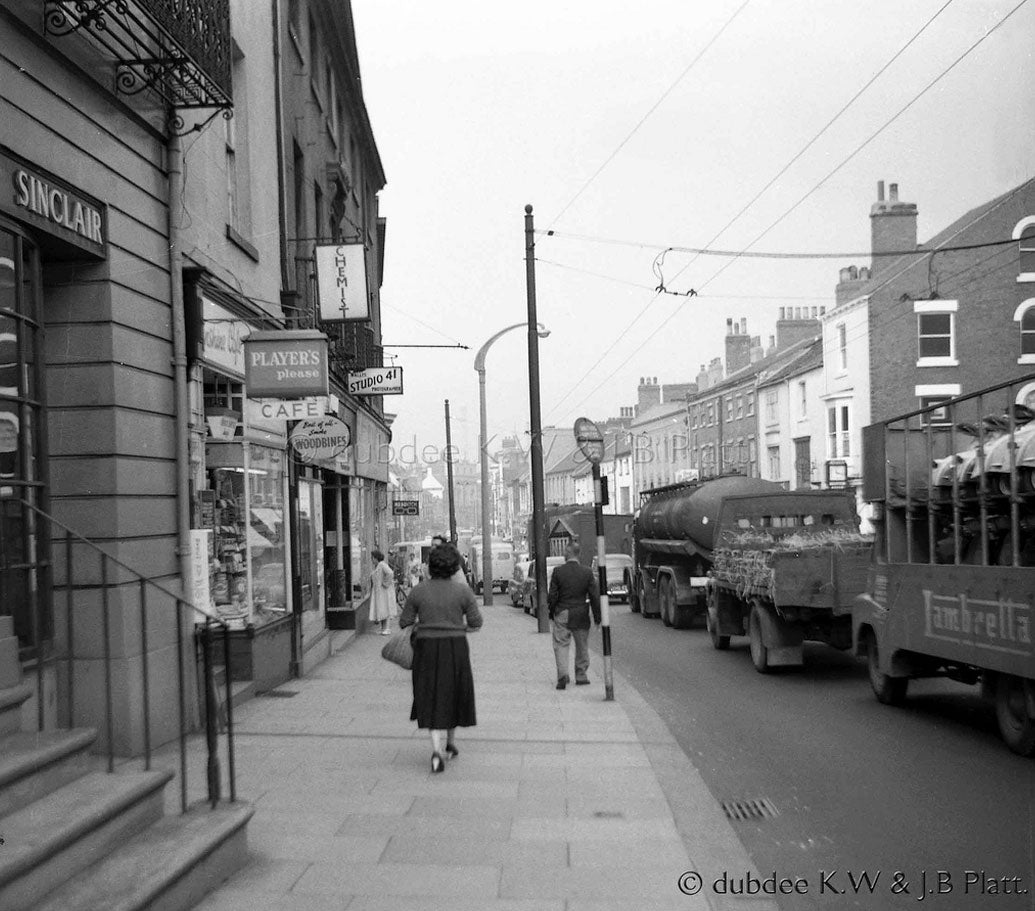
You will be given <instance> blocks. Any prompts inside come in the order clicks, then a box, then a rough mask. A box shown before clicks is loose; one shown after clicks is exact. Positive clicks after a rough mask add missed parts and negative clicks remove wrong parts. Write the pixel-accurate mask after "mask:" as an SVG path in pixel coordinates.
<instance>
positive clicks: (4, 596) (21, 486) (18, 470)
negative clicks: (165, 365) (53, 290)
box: [0, 219, 54, 661]
mask: <svg viewBox="0 0 1035 911" xmlns="http://www.w3.org/2000/svg"><path fill="white" fill-rule="evenodd" d="M42 371H43V330H42V279H41V263H40V254H39V249H38V248H37V246H36V244H35V243H34V242H33V241H32V239H31V238H30V237H28V235H26V234H25V233H23V232H22V231H21V230H19V229H18V228H17V227H15V226H14V225H13V224H11V223H9V222H6V221H4V220H2V219H0V615H3V616H10V617H11V618H12V619H13V625H14V632H15V635H16V636H17V638H18V646H19V652H20V655H21V658H22V660H23V661H26V660H32V659H34V658H38V657H41V656H42V655H44V654H45V653H46V652H47V650H48V645H49V643H50V642H51V641H52V640H53V638H54V618H53V608H52V603H51V593H50V585H51V577H50V566H51V563H50V556H51V548H50V538H49V530H48V527H47V523H45V522H41V521H40V520H39V518H38V517H37V514H36V513H35V512H34V510H33V508H32V507H36V508H38V509H42V510H46V509H47V508H48V502H47V495H46V494H47V489H46V458H45V452H44V446H45V438H46V425H45V417H46V415H45V406H44V391H43V377H42Z"/></svg>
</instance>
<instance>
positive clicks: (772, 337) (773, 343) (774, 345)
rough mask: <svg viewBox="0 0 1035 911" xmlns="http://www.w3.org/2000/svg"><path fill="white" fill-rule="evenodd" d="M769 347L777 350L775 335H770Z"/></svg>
mask: <svg viewBox="0 0 1035 911" xmlns="http://www.w3.org/2000/svg"><path fill="white" fill-rule="evenodd" d="M769 347H770V348H775V347H776V336H775V335H770V336H769Z"/></svg>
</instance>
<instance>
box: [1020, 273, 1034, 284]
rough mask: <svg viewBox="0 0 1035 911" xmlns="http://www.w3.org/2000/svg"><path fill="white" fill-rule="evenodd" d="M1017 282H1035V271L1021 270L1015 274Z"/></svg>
mask: <svg viewBox="0 0 1035 911" xmlns="http://www.w3.org/2000/svg"><path fill="white" fill-rule="evenodd" d="M1017 281H1018V282H1035V272H1022V273H1021V274H1020V275H1018V276H1017Z"/></svg>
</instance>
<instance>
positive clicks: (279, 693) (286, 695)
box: [259, 690, 298, 699]
mask: <svg viewBox="0 0 1035 911" xmlns="http://www.w3.org/2000/svg"><path fill="white" fill-rule="evenodd" d="M259 695H260V696H272V697H273V698H274V699H290V698H291V697H292V696H297V695H298V690H266V692H265V693H259Z"/></svg>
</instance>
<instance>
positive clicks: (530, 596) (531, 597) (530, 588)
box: [524, 557, 564, 614]
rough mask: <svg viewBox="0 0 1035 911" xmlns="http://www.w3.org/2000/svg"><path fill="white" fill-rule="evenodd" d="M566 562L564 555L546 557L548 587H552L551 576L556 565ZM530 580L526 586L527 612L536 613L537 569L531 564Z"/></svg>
mask: <svg viewBox="0 0 1035 911" xmlns="http://www.w3.org/2000/svg"><path fill="white" fill-rule="evenodd" d="M563 562H564V557H547V558H546V589H547V591H549V589H550V577H551V576H552V575H553V570H554V567H555V566H560V565H561V564H562V563H563ZM528 571H529V580H528V585H527V586H525V600H524V606H525V613H526V614H534V613H535V602H536V587H535V570H534V569H533V568H532V565H531V564H529V568H528Z"/></svg>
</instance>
